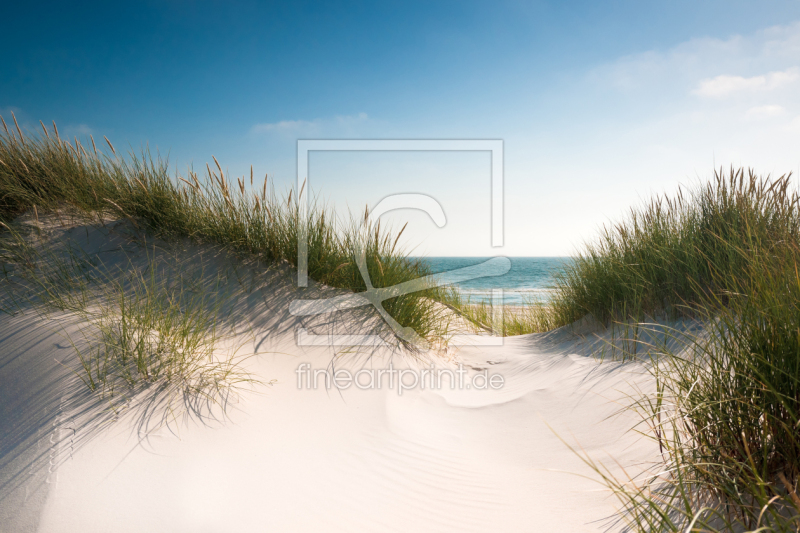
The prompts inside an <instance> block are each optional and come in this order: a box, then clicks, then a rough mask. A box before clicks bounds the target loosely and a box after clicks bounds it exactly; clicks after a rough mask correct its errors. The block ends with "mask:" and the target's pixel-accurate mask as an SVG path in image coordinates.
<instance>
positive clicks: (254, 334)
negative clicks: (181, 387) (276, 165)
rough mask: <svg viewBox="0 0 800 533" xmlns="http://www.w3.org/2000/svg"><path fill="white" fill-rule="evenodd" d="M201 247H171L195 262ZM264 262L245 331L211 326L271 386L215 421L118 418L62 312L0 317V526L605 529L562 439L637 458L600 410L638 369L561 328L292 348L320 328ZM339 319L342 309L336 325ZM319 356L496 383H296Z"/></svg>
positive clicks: (598, 495)
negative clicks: (481, 340)
mask: <svg viewBox="0 0 800 533" xmlns="http://www.w3.org/2000/svg"><path fill="white" fill-rule="evenodd" d="M90 230H91V231H90ZM82 232H85V238H84V237H80V239H83V240H80V239H79V238H78V237H79V236H80V235H83V233H82ZM120 235H122V236H120ZM65 236H66V237H65V238H75V239H76V242H78V241H80V243H82V246H84V247H85V248H87V249H89V250H90V251H92V250H99V249H100V248H101V247H102V246H106V247H108V244H109V243H114V242H115V241H114V239H120V240H121V241H120V243H115V244H114V246H116V247H120V246H121V248H120V249H123V248H125V246H127V247H128V249H127V253H128V254H130V253H131V251H133V252H134V255H135V253H136V246H138V245H136V243H135V242H133V241H131V240H130V239H127V240H126V237H124V235H123V232H119V235H115V234H114V233H113V230H112V229H109V228H105V229H104V228H91V229H87V228H77V229H73V230H69V231H67V230H65ZM123 244H124V246H122V245H123ZM112 248H113V247H112ZM198 249H199V248H191V247H187V248H186V250H185V251H184V252H182V253H185V254H186V258H187V260H189V261H196V260H197V261H199V260H200V259H198V257H199V255H198V252H197V250H198ZM113 253H116V252H113ZM113 253H111V255H113ZM109 260H110V259H109ZM214 260H215V261H222V260H223V259H219V258H216V259H214ZM224 260H225V261H227V259H224ZM215 264H216V263H215ZM265 279H266V281H262V283H261V285H260V288H257V289H256V290H254V291H253V292H252V293H251V294H250V295H248V296H247V298H246V299H245V300H243V301H242V302H241V304H240V306H239V311H240V312H241V313H242V315H241V316H244V317H247V321H248V327H247V328H246V329H247V330H246V331H245V332H243V333H241V334H240V335H239V336H238V337H236V338H233V339H228V340H227V341H226V342H227V343H229V345H230V346H240V345H241V348H239V353H240V354H247V353H251V354H252V353H254V352H257V353H258V355H256V356H254V357H252V358H250V359H248V360H247V361H246V363H245V365H246V368H247V369H248V370H249V371H250V372H251V373H252V374H253V375H254V376H255V377H256V378H258V379H259V380H261V381H263V382H264V383H268V382H271V384H269V385H264V386H260V387H256V388H255V389H254V390H252V391H251V390H244V391H242V392H241V393H240V395H239V396H238V399H237V400H236V401H235V402H234V403H230V404H229V405H228V406H227V408H226V412H225V416H219V419H218V420H213V419H202V420H201V419H199V418H198V417H195V416H185V417H181V418H179V419H178V420H177V421H172V422H171V423H169V424H168V425H164V424H162V423H161V421H162V420H163V419H162V418H160V417H159V415H158V414H154V413H151V414H149V415H143V414H142V413H143V411H142V410H141V406H139V405H137V402H136V400H134V401H133V402H132V403H131V405H129V406H128V407H127V409H125V410H124V411H122V412H121V414H120V416H119V417H118V418H116V417H115V416H114V415H113V413H111V412H110V411H109V410H108V409H107V407H108V404H107V403H106V402H103V401H99V400H98V399H97V398H96V395H92V394H89V393H88V389H86V387H85V386H83V384H82V383H81V382H80V380H79V379H78V378H77V376H76V375H75V374H74V373H73V372H72V370H73V369H74V365H75V364H76V361H75V355H74V350H72V348H71V346H70V345H69V344H68V343H65V342H64V332H66V333H67V334H68V333H69V332H70V331H74V329H71V328H76V327H77V325H76V324H74V323H73V322H74V320H73V321H72V322H71V321H70V320H71V319H70V316H69V315H68V314H64V315H59V314H53V315H51V316H50V317H49V318H41V317H37V316H36V315H34V314H32V313H26V314H23V315H17V316H14V317H11V316H8V315H3V316H2V317H0V405H1V406H2V420H1V421H0V453H2V459H0V529H2V530H3V531H14V532H16V531H42V532H76V531H82V532H94V531H97V532H100V531H114V532H128V531H130V532H145V531H147V532H161V531H164V532H182V531H185V532H193V533H194V532H228V531H237V532H244V531H280V532H285V531H398V532H403V531H423V532H425V531H457V532H467V531H492V532H494V531H502V532H512V531H528V532H530V531H569V532H572V531H574V532H579V531H604V530H607V529H609V528H610V529H612V530H614V529H618V528H619V523H617V522H615V519H614V517H613V515H614V512H615V509H616V505H617V502H616V501H615V499H614V498H613V496H612V495H610V494H609V493H608V492H607V491H606V490H604V489H603V487H602V486H601V485H600V484H598V483H597V482H596V481H594V480H593V479H589V478H594V477H595V476H594V475H593V473H592V471H591V470H590V469H589V468H588V467H587V466H586V465H585V464H584V463H583V462H582V460H581V459H580V457H578V456H577V455H576V454H575V453H574V452H573V451H571V450H570V449H569V448H568V446H567V445H566V444H565V443H564V442H562V440H561V439H564V440H565V441H566V442H567V443H569V444H570V445H573V446H579V447H581V448H582V449H583V451H584V452H585V453H587V454H589V455H590V456H591V457H592V458H594V459H595V460H598V461H600V462H604V463H607V464H613V460H612V458H613V459H614V460H617V461H619V462H620V464H621V465H623V466H626V467H628V468H630V469H631V470H630V471H631V472H635V471H637V469H638V468H639V467H638V465H640V464H641V463H642V462H646V461H652V460H654V459H655V457H656V456H657V446H656V447H655V449H654V447H653V444H652V443H651V442H649V441H648V440H646V439H641V438H637V437H636V436H635V435H634V434H633V433H632V432H630V431H629V430H630V428H631V427H632V426H633V425H634V424H636V422H637V419H636V417H635V416H634V415H632V414H631V413H625V414H623V415H620V416H612V415H614V414H615V413H617V412H618V411H619V410H620V408H621V407H622V406H623V405H625V404H626V401H625V397H626V395H627V394H630V393H631V392H632V391H633V390H634V387H635V386H641V387H648V386H649V379H648V377H647V374H646V372H645V371H644V369H643V367H642V366H641V365H640V364H638V363H624V364H623V363H616V362H604V363H601V362H598V361H596V360H595V359H593V358H591V357H590V356H588V355H587V351H588V350H587V345H586V343H585V342H584V341H583V340H582V339H581V338H580V337H577V336H576V335H574V334H573V333H571V332H570V331H567V330H559V331H555V332H552V333H549V334H540V335H526V336H521V337H515V338H509V339H506V340H505V343H504V345H503V346H499V347H488V348H483V347H481V348H477V347H472V348H460V349H458V350H455V349H451V350H450V351H448V354H447V356H446V357H443V356H440V355H435V354H427V355H426V354H423V355H422V357H421V358H420V359H419V360H414V359H411V358H410V357H408V355H407V354H405V355H404V354H402V353H399V352H393V351H392V350H391V349H390V348H388V347H380V348H377V349H370V350H371V351H370V352H369V353H367V352H362V353H340V352H341V351H342V349H341V348H331V347H302V346H297V344H296V337H295V330H296V328H297V327H299V326H303V327H307V328H310V329H312V330H313V329H314V328H317V329H318V330H319V331H324V330H325V327H327V326H326V324H325V323H324V322H319V321H317V322H314V321H309V320H307V319H303V320H300V319H297V318H295V317H292V316H290V315H289V314H288V311H287V310H288V304H289V301H291V299H292V298H293V294H294V292H293V290H292V288H291V282H290V280H289V279H288V278H287V276H285V275H279V274H275V275H271V276H267V277H266V278H265ZM319 290H322V289H319ZM305 297H308V296H307V295H306V296H305ZM355 322H358V320H356V319H354V318H352V317H351V318H344V319H341V320H339V321H338V322H337V323H336V327H338V328H345V329H346V327H347V326H348V325H354V323H355ZM55 324H60V327H63V328H64V329H63V330H59V329H58V328H56V327H54V325H55ZM359 324H361V322H359ZM243 329H244V328H243ZM334 358H335V361H336V367H337V368H342V369H344V368H347V369H351V370H356V369H359V368H365V367H366V368H384V367H386V366H387V365H388V364H389V363H390V362H391V363H392V364H393V365H394V367H417V368H419V367H428V365H430V364H431V362H433V363H435V365H437V367H439V368H454V367H455V365H456V364H458V363H463V364H464V365H466V367H467V368H469V369H470V373H471V374H474V373H477V372H480V371H481V370H482V369H484V368H485V369H488V371H489V372H491V373H492V374H501V375H502V376H503V377H504V379H505V384H504V386H503V387H502V388H501V389H499V390H474V389H470V390H451V389H449V388H444V389H442V390H430V389H425V390H420V389H415V390H407V391H404V392H403V394H402V395H399V394H398V390H396V389H392V390H388V389H386V388H384V389H382V390H360V389H358V388H355V387H351V388H349V389H347V390H343V391H337V390H324V389H317V390H309V389H298V384H297V380H298V377H297V374H296V369H297V368H298V366H299V365H300V364H301V363H309V364H310V365H311V366H312V367H313V368H317V369H322V368H325V367H327V366H328V365H329V364H330V363H331V361H332V360H334ZM273 380H274V381H273ZM216 413H217V415H220V412H219V410H217V411H216ZM614 468H615V469H616V468H617V467H614ZM617 471H618V470H617ZM583 476H589V478H587V477H583Z"/></svg>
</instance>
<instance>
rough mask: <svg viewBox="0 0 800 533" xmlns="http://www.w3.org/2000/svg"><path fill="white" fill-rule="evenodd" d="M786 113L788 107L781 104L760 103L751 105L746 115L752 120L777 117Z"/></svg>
mask: <svg viewBox="0 0 800 533" xmlns="http://www.w3.org/2000/svg"><path fill="white" fill-rule="evenodd" d="M784 113H786V108H785V107H783V106H779V105H760V106H755V107H751V108H750V109H748V110H747V113H745V117H746V118H749V119H751V120H762V119H766V118H771V117H777V116H780V115H783V114H784Z"/></svg>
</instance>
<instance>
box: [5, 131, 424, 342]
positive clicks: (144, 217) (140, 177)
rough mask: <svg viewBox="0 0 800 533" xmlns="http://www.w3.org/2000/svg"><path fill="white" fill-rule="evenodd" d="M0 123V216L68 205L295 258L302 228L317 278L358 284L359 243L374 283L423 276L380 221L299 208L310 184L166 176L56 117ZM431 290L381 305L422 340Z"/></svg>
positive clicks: (155, 162)
mask: <svg viewBox="0 0 800 533" xmlns="http://www.w3.org/2000/svg"><path fill="white" fill-rule="evenodd" d="M0 122H1V123H2V127H3V131H1V132H0V220H3V221H6V222H8V221H10V220H13V219H14V218H15V217H16V216H18V215H20V214H22V213H24V212H27V211H30V210H33V209H35V210H37V212H40V213H44V212H57V211H58V210H60V209H65V208H68V209H70V210H72V211H74V212H76V213H79V214H82V215H83V216H85V217H87V218H89V219H99V218H101V217H103V216H115V217H125V218H128V219H130V220H131V221H133V223H134V224H136V225H138V226H142V227H143V228H146V229H147V230H148V231H150V232H153V233H154V234H156V235H158V236H162V237H167V238H168V237H170V236H173V237H175V236H177V237H189V238H192V239H194V240H195V241H197V242H206V243H214V244H218V245H222V246H224V247H227V248H229V249H231V250H233V251H235V252H237V253H239V254H243V255H247V256H251V257H257V258H259V259H261V260H263V261H265V262H281V261H287V262H288V263H290V264H291V265H294V266H296V265H297V262H298V244H297V242H298V239H297V237H298V234H299V233H300V232H301V231H305V232H306V234H307V236H308V256H307V258H308V274H309V277H311V278H312V279H314V280H316V281H318V282H321V283H324V284H326V285H329V286H332V287H337V288H344V289H350V290H353V291H355V292H360V291H364V290H366V285H365V283H364V280H363V279H362V277H361V274H360V273H359V270H358V267H357V265H356V256H357V254H358V253H359V250H361V249H363V250H365V252H366V260H367V267H368V270H369V274H370V277H371V280H372V283H373V285H374V286H375V287H377V288H380V287H388V286H391V285H394V284H397V283H402V282H404V281H409V280H412V279H416V278H419V277H423V276H425V275H427V274H429V272H428V269H427V267H426V266H425V264H424V263H422V262H420V261H418V260H414V259H411V258H409V257H407V256H406V254H405V253H403V251H402V250H399V249H398V248H397V240H398V237H399V234H398V235H393V234H392V232H391V231H388V230H386V229H385V228H381V226H380V223H377V224H375V225H374V226H370V227H368V228H366V231H364V229H365V228H364V224H362V222H361V219H360V218H357V219H351V220H346V221H342V220H340V219H337V217H336V216H335V214H334V213H331V212H330V211H329V210H327V209H326V208H325V207H324V206H322V205H320V204H319V203H318V202H317V201H314V200H312V201H311V202H309V203H310V207H309V209H308V211H307V212H306V214H303V210H302V209H301V203H300V201H299V198H300V197H301V196H302V195H304V194H305V195H310V194H311V193H310V192H309V191H307V190H303V188H301V190H300V191H295V190H289V191H288V193H287V194H286V195H285V196H280V195H277V194H276V193H275V190H274V187H272V186H271V185H270V184H269V180H268V179H267V177H265V178H264V179H263V180H259V181H258V183H256V180H255V178H254V176H253V172H252V168H251V172H250V176H242V177H238V178H234V177H232V176H230V175H227V174H226V172H224V171H223V168H222V166H221V165H220V163H219V162H218V161H217V160H216V158H214V159H213V162H214V163H213V165H211V164H207V165H206V167H205V169H204V172H201V173H199V174H198V173H197V172H195V171H194V170H193V169H189V170H188V171H187V172H186V173H185V175H180V174H177V173H176V174H175V175H171V174H170V172H169V168H168V163H167V161H166V160H163V159H161V158H159V157H153V156H152V155H151V154H150V153H149V151H147V150H144V151H143V152H142V153H139V154H136V153H129V154H128V155H127V156H126V157H122V156H120V155H119V154H118V153H117V151H116V150H115V148H114V147H113V145H112V144H111V143H110V142H109V141H108V140H107V139H106V140H105V144H106V145H107V147H108V148H107V150H103V149H102V148H103V147H102V146H101V147H98V146H97V145H96V144H95V140H94V138H91V137H90V144H91V147H90V148H89V149H87V148H86V147H84V146H83V144H81V142H80V141H79V140H78V139H77V138H76V139H74V141H69V140H65V139H62V138H61V137H60V136H59V134H58V130H57V128H56V125H55V124H53V125H52V127H51V128H47V127H46V126H45V125H44V124H42V132H41V133H39V134H35V135H34V134H30V133H29V134H27V135H25V134H24V133H23V131H22V129H21V128H20V127H19V126H18V125H17V123H16V119H14V125H13V126H12V127H9V126H8V124H7V123H6V122H5V120H3V119H2V117H0ZM108 150H110V152H109V151H108ZM365 218H366V217H365ZM431 297H433V298H434V299H436V298H435V297H436V290H435V289H430V290H426V291H420V292H417V293H412V294H407V295H403V296H398V297H395V298H391V299H388V300H386V301H384V302H383V306H384V308H385V309H386V311H387V312H388V313H389V315H390V316H392V317H393V318H394V319H395V320H396V321H397V322H398V323H399V324H400V325H401V326H403V327H410V328H412V329H413V330H415V331H416V332H417V334H418V335H420V336H421V337H423V338H426V337H429V336H432V335H435V332H436V321H437V318H438V317H437V316H436V311H435V306H433V305H432V304H431Z"/></svg>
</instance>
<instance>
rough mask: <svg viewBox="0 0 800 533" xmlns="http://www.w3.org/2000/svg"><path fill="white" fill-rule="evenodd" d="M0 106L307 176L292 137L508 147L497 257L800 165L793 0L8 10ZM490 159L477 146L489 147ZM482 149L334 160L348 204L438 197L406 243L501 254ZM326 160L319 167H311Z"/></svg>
mask: <svg viewBox="0 0 800 533" xmlns="http://www.w3.org/2000/svg"><path fill="white" fill-rule="evenodd" d="M3 18H4V20H5V22H6V23H5V24H4V28H3V31H2V32H0V43H2V46H3V50H4V51H5V60H4V61H3V63H2V65H0V114H3V115H5V116H7V115H8V114H9V112H10V111H12V110H13V111H14V112H15V113H16V114H17V116H18V118H20V119H21V121H22V122H23V124H25V125H27V127H31V128H32V127H34V125H36V124H38V121H39V120H40V119H41V120H43V121H44V122H45V123H48V122H50V121H51V120H56V122H57V123H58V124H59V129H60V130H61V131H62V133H67V134H71V135H78V136H82V135H85V134H87V133H92V134H94V135H95V136H98V135H107V136H108V137H109V138H110V139H112V141H114V143H115V144H116V145H117V146H118V147H119V146H126V145H130V146H132V147H134V148H137V147H139V146H141V145H143V144H145V143H149V145H150V146H151V147H153V148H158V149H159V150H160V151H161V152H162V153H164V154H166V153H169V156H170V160H171V161H172V163H173V164H174V165H177V166H178V168H179V169H181V170H182V169H184V168H185V167H186V165H187V164H189V163H194V165H195V166H196V167H203V166H204V165H205V163H206V162H207V161H210V160H211V155H215V156H216V157H217V158H218V159H219V160H220V161H221V162H222V163H223V165H225V166H227V167H228V168H229V169H230V171H231V172H232V173H234V174H244V173H249V167H250V165H251V164H253V165H254V167H255V170H256V172H257V173H258V174H259V175H263V174H264V173H269V174H270V176H272V177H274V179H275V180H276V183H277V184H278V186H279V188H281V187H283V186H288V184H290V183H291V181H293V180H294V174H295V162H294V161H295V147H296V141H297V139H298V138H423V139H424V138H490V139H496V138H500V139H503V140H504V141H505V164H506V177H505V178H506V247H504V249H503V250H500V251H499V252H500V253H503V254H505V255H561V254H567V253H570V252H571V251H572V250H573V248H574V246H576V245H578V244H580V242H581V241H582V240H583V239H586V238H589V237H591V235H592V234H593V233H594V231H595V230H596V228H597V227H598V226H599V225H600V224H602V223H604V222H605V221H607V220H608V219H609V218H615V217H618V216H619V215H620V214H622V213H623V212H624V211H625V210H626V209H627V207H628V206H629V205H631V204H632V203H635V202H637V201H639V199H640V198H645V197H647V196H648V195H649V194H651V193H652V192H660V191H664V190H666V191H671V190H674V189H675V187H676V186H677V185H678V184H680V183H689V182H691V181H692V180H694V179H697V178H698V177H699V178H707V177H709V175H710V174H711V172H712V169H713V166H714V164H715V163H716V164H717V165H726V166H728V165H730V164H734V165H745V166H754V167H755V168H756V169H757V170H759V171H761V172H764V173H776V174H782V173H784V172H788V171H794V172H795V173H796V172H797V171H798V167H800V96H798V95H800V70H798V69H800V1H797V0H794V1H770V0H762V1H759V2H729V1H728V2H696V1H695V2H688V1H687V2H682V1H678V2H659V3H655V2H604V3H599V2H480V3H478V2H464V1H458V2H455V1H454V2H419V3H417V2H392V3H389V2H384V3H377V4H375V5H373V4H371V3H355V2H330V3H324V4H323V3H319V4H316V3H302V2H281V3H238V2H216V3H211V2H169V1H162V2H152V3H150V2H137V3H131V4H125V3H119V4H113V5H112V3H97V4H94V5H92V4H90V3H86V4H81V5H75V4H74V3H61V2H59V3H53V4H52V5H46V4H45V3H37V4H31V5H22V3H18V4H17V5H11V6H4V8H3ZM484 159H485V158H484ZM484 159H481V157H477V156H475V154H464V156H463V157H453V156H452V154H449V155H448V154H443V155H442V157H441V158H439V159H437V158H431V157H421V158H417V159H414V158H413V157H412V156H411V155H405V156H399V155H397V154H386V157H384V158H376V157H375V156H374V154H373V156H370V157H366V156H364V155H363V154H357V153H354V154H350V155H349V157H345V156H342V155H339V156H324V155H321V156H320V157H318V158H317V159H315V160H314V161H315V164H314V165H312V176H311V180H312V184H313V188H314V190H315V191H317V192H319V193H320V194H321V195H322V196H323V197H324V198H325V199H326V200H327V201H328V202H329V203H330V204H331V205H333V206H334V207H336V208H337V209H339V210H343V209H345V208H346V207H347V206H350V207H353V208H356V207H358V208H360V206H363V204H364V203H373V204H374V203H375V202H376V201H377V200H379V199H380V197H381V196H382V195H385V194H389V193H391V192H427V189H426V187H427V188H431V186H432V185H433V186H432V189H434V190H432V191H431V192H430V193H431V194H434V195H435V196H436V197H437V199H440V201H441V202H442V204H443V206H444V208H445V212H446V213H447V214H448V219H449V222H448V226H447V227H446V228H445V229H444V230H434V228H433V225H432V224H430V223H429V222H428V221H426V220H425V219H424V217H420V216H418V215H415V214H413V213H408V212H399V213H396V214H395V215H393V216H392V217H390V218H392V222H393V223H396V224H399V223H400V222H401V221H403V220H405V219H410V220H411V224H410V225H409V230H407V231H406V233H405V234H404V236H405V237H406V241H405V242H406V244H407V245H408V246H409V247H411V246H417V247H416V248H415V250H416V251H417V252H418V253H426V254H430V255H492V254H494V253H497V252H498V250H494V249H492V248H491V247H490V246H489V242H488V235H489V229H488V227H486V224H487V223H488V197H484V194H485V193H486V188H481V185H480V184H481V183H482V180H484V179H485V180H488V170H487V169H488V164H487V163H486V161H485V160H484ZM314 172H316V174H314Z"/></svg>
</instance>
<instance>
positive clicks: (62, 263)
mask: <svg viewBox="0 0 800 533" xmlns="http://www.w3.org/2000/svg"><path fill="white" fill-rule="evenodd" d="M3 225H4V227H5V231H4V232H3V233H0V266H2V277H0V311H2V312H4V313H7V314H10V315H16V314H19V313H28V312H33V313H36V314H39V315H40V316H44V317H47V318H52V317H53V314H54V313H56V312H59V311H60V312H62V314H61V316H62V317H64V316H69V317H72V319H71V320H67V323H69V324H72V325H71V326H70V331H71V333H70V332H68V331H67V330H66V329H64V328H63V327H61V326H59V324H60V322H59V321H54V322H52V324H53V327H54V328H56V330H59V331H61V333H62V335H64V337H65V340H66V342H68V343H69V344H71V345H72V347H73V348H74V352H75V354H76V355H77V360H78V362H79V364H78V366H76V368H75V369H74V372H75V374H76V375H77V376H78V377H79V378H80V379H81V381H83V383H84V384H85V385H86V386H87V387H88V388H89V390H90V391H92V392H97V393H98V394H99V395H100V397H101V398H102V399H107V400H108V401H112V402H113V403H114V404H118V403H119V401H120V398H123V399H129V398H131V397H132V396H134V395H136V394H137V393H138V392H140V391H142V390H144V389H147V388H150V389H151V394H150V399H151V401H157V403H159V404H161V405H166V406H168V409H169V411H170V412H172V413H173V414H175V410H176V409H177V408H176V402H175V400H178V402H177V404H180V405H184V406H191V409H192V410H193V411H194V412H195V413H196V414H198V415H201V416H205V415H207V414H209V413H210V412H211V410H212V409H213V407H214V406H224V404H225V403H226V402H227V401H228V398H229V397H230V396H231V395H232V394H235V393H236V391H237V390H238V389H239V388H240V387H241V386H243V385H253V384H256V383H257V382H256V380H254V379H253V378H252V377H251V376H250V375H249V374H248V373H247V372H245V371H243V370H242V368H241V366H240V363H241V357H239V356H237V355H236V351H237V350H236V346H231V345H230V343H227V345H226V346H223V345H220V341H222V340H226V339H228V338H233V327H234V323H235V322H236V321H237V320H236V319H234V318H233V317H232V315H231V313H230V312H224V310H223V308H225V309H230V305H228V304H230V303H231V302H232V300H233V299H234V298H235V297H236V291H235V290H233V291H232V289H231V288H230V287H231V285H230V284H226V283H225V280H224V279H223V275H222V273H220V272H216V273H214V274H208V273H204V272H202V271H198V268H197V267H193V266H192V265H184V264H181V262H180V260H178V259H175V260H172V259H169V258H168V259H166V260H165V259H164V258H160V259H158V258H156V257H155V256H154V255H153V256H151V255H150V254H149V253H147V252H146V251H143V252H142V253H141V254H140V257H138V258H137V260H136V262H134V261H131V260H129V261H127V262H124V261H123V262H122V263H119V264H114V265H105V264H103V262H102V261H101V260H100V259H99V257H98V256H97V255H91V254H89V253H87V252H85V251H84V250H83V249H81V248H80V247H78V246H76V245H75V244H74V243H73V242H71V241H70V240H69V239H60V238H52V237H51V236H49V235H47V232H42V231H41V228H40V227H39V225H38V224H29V223H25V222H22V221H17V222H16V223H8V224H5V223H3ZM144 255H147V257H142V256H144ZM201 270H202V269H201ZM243 290H245V289H244V288H243V287H239V288H238V291H239V292H242V291H243ZM64 313H66V315H65V314H64ZM240 333H241V332H240ZM151 386H153V387H151Z"/></svg>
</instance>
